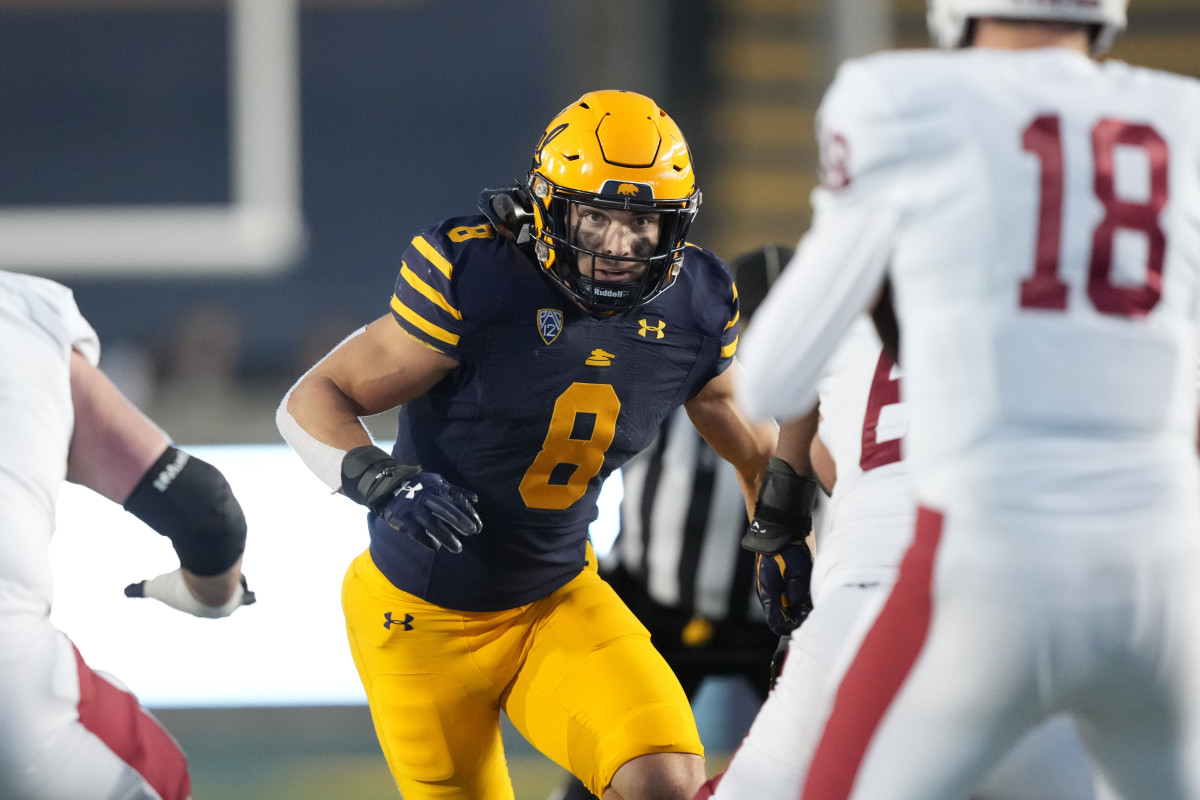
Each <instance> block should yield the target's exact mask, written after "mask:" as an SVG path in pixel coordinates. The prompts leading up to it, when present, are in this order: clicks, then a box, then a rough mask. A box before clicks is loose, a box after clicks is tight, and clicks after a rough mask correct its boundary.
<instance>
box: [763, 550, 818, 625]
mask: <svg viewBox="0 0 1200 800" xmlns="http://www.w3.org/2000/svg"><path fill="white" fill-rule="evenodd" d="M812 567H813V559H812V551H810V550H809V549H808V545H807V544H806V543H804V542H803V541H799V542H791V543H789V544H785V545H784V546H783V547H782V548H781V549H780V550H779V552H778V553H775V554H774V555H765V554H762V553H760V554H759V555H758V557H757V559H756V561H755V573H756V580H755V582H754V588H755V590H756V591H757V592H758V601H759V602H760V603H762V607H763V611H765V612H766V613H767V627H769V628H770V629H771V632H772V633H774V634H775V635H777V636H787V635H788V634H790V633H791V632H792V631H794V630H795V629H796V628H798V627H799V626H800V623H801V622H803V621H804V618H805V617H807V616H808V612H810V611H812V596H811V595H810V594H809V581H810V580H811V578H812Z"/></svg>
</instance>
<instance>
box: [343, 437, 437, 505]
mask: <svg viewBox="0 0 1200 800" xmlns="http://www.w3.org/2000/svg"><path fill="white" fill-rule="evenodd" d="M420 471H421V467H420V466H412V465H409V464H401V463H400V462H399V461H397V460H396V459H394V458H392V457H391V456H390V455H388V454H387V453H386V452H385V451H384V450H382V449H381V448H378V447H376V446H375V445H373V444H368V445H364V446H362V447H356V448H354V449H353V450H351V451H350V452H348V453H346V456H345V458H343V459H342V492H343V493H344V494H345V495H346V497H349V498H350V499H351V500H353V501H354V502H356V503H359V504H360V505H364V506H366V507H367V508H369V509H371V510H372V511H374V512H375V513H376V514H378V513H379V512H380V511H381V510H382V509H383V507H384V506H385V505H387V503H388V501H389V500H391V499H392V494H393V492H394V491H395V489H396V487H397V486H399V485H400V484H402V483H404V482H405V481H406V480H408V479H409V478H411V477H412V476H413V475H416V474H417V473H418V472H420Z"/></svg>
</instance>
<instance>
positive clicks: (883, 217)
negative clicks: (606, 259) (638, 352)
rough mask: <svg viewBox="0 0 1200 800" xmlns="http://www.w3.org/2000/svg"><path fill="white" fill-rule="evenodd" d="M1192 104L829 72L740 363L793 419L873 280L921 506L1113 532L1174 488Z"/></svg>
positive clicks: (1139, 72)
mask: <svg viewBox="0 0 1200 800" xmlns="http://www.w3.org/2000/svg"><path fill="white" fill-rule="evenodd" d="M1197 131H1200V83H1197V81H1195V80H1194V79H1190V78H1183V77H1180V76H1176V75H1171V74H1168V73H1163V72H1158V71H1154V70H1148V69H1141V68H1135V67H1131V66H1129V65H1127V64H1123V63H1121V62H1115V61H1108V62H1104V63H1097V62H1094V61H1092V60H1091V59H1089V58H1087V57H1086V56H1084V55H1082V54H1080V53H1075V52H1072V51H1069V50H1065V49H1058V48H1047V49H1038V50H1025V51H1004V50H993V49H980V48H975V49H968V50H960V51H952V52H945V51H943V52H938V51H926V52H892V53H883V54H879V55H876V56H872V57H869V58H865V59H861V60H856V61H850V62H847V63H846V64H845V65H843V67H842V68H841V69H840V71H839V74H838V77H837V79H836V81H835V82H834V85H833V86H832V87H831V89H830V90H829V92H828V93H827V95H826V97H825V100H824V101H823V103H822V107H821V111H820V115H819V135H820V140H821V142H820V144H821V160H822V173H823V175H822V187H821V188H819V189H818V190H817V191H816V193H815V194H814V207H815V217H814V223H813V227H812V230H811V231H810V232H809V233H808V235H806V237H805V239H804V241H803V242H802V243H801V247H800V248H799V251H798V253H797V256H796V260H795V262H794V263H793V264H792V266H791V268H789V269H788V270H787V271H786V272H785V273H784V275H783V277H782V278H781V280H780V282H779V283H777V284H776V287H775V289H774V290H773V291H772V293H771V296H770V297H768V299H767V302H766V303H765V304H764V306H763V307H762V308H761V309H760V310H759V312H758V314H757V315H756V317H755V325H754V328H753V330H751V331H750V333H749V334H748V336H747V339H746V342H745V346H744V348H743V353H742V355H741V356H740V357H741V358H742V359H743V363H744V366H745V370H746V375H745V377H746V380H745V381H744V382H743V383H742V385H741V387H740V391H742V392H743V393H742V394H739V399H742V400H744V401H745V404H746V406H747V407H748V408H749V410H750V411H751V412H752V415H763V414H774V415H777V416H784V417H786V416H788V415H789V413H793V412H797V411H800V410H802V409H803V408H804V407H806V405H808V404H810V403H811V398H812V391H813V389H814V387H815V386H816V383H817V376H818V374H819V370H820V368H821V365H822V363H823V361H824V359H825V358H826V357H827V356H828V354H829V353H830V352H831V350H832V348H833V346H834V345H835V344H836V342H837V339H838V337H840V335H841V332H842V331H844V330H845V329H846V327H848V326H849V325H850V322H851V320H853V318H854V316H855V315H856V314H857V313H858V311H859V310H860V309H862V308H864V307H865V306H867V305H868V304H869V303H870V301H871V297H872V296H873V294H874V293H875V292H876V291H877V289H878V287H879V285H880V282H881V281H882V280H883V277H884V275H885V273H886V274H888V275H890V279H891V282H892V289H893V295H894V302H895V307H896V313H897V316H898V319H899V322H900V327H901V331H902V335H901V342H900V346H901V351H900V363H901V365H902V367H903V368H904V375H905V383H904V393H905V398H904V399H905V401H906V403H907V404H908V405H909V407H910V412H911V428H910V433H909V435H908V438H907V439H906V442H905V443H906V457H908V458H909V459H910V460H911V461H912V469H913V472H914V475H915V476H916V478H917V481H918V485H917V491H918V495H919V497H920V498H921V501H922V502H926V503H929V504H931V505H933V506H935V507H944V505H945V504H948V503H951V502H952V500H953V499H954V498H956V497H960V498H961V497H964V496H970V497H972V498H975V500H976V501H981V502H985V503H987V504H988V505H990V506H993V507H1022V506H1023V507H1025V508H1027V509H1029V510H1032V511H1034V512H1036V513H1038V514H1042V513H1049V514H1058V513H1074V512H1091V513H1097V512H1098V513H1104V511H1105V510H1106V509H1108V510H1112V511H1121V510H1128V509H1136V508H1141V507H1144V506H1145V505H1146V504H1148V503H1153V502H1154V499H1153V498H1154V497H1156V496H1157V497H1161V496H1163V493H1176V496H1178V494H1177V493H1178V492H1179V491H1182V487H1183V486H1184V485H1185V484H1186V483H1188V482H1189V481H1190V480H1191V479H1190V478H1189V475H1190V474H1191V473H1193V472H1194V471H1195V464H1194V462H1195V452H1194V447H1195V438H1196V437H1195V432H1196V411H1197V396H1196V379H1195V369H1196V328H1195V326H1196V319H1197V311H1198V308H1200V136H1198V135H1197Z"/></svg>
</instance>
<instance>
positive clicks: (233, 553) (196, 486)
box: [125, 447, 246, 576]
mask: <svg viewBox="0 0 1200 800" xmlns="http://www.w3.org/2000/svg"><path fill="white" fill-rule="evenodd" d="M125 510H126V511H128V512H129V513H130V514H133V515H134V516H135V517H137V518H138V519H140V520H141V521H142V522H144V523H146V524H147V525H149V526H150V527H151V528H153V529H154V530H156V531H158V532H159V533H161V534H162V535H163V536H166V537H167V538H168V539H170V540H171V544H172V545H173V546H174V548H175V552H176V554H177V555H178V556H179V565H180V566H181V567H183V568H184V569H186V570H187V571H188V572H191V573H194V574H196V575H204V576H208V575H218V574H220V573H222V572H224V571H225V570H227V569H229V568H230V567H231V566H233V563H234V562H235V561H237V559H238V556H240V555H241V554H242V552H243V551H244V550H245V549H246V516H245V514H243V513H242V507H241V505H240V504H239V503H238V501H237V498H236V497H234V496H233V490H232V489H231V488H230V487H229V482H228V481H226V480H225V476H224V475H222V474H221V472H220V470H218V469H217V468H216V467H214V466H213V465H212V464H209V463H207V462H205V461H201V460H200V459H198V458H196V457H194V456H191V455H188V454H187V453H185V452H183V451H182V450H179V449H177V448H175V447H168V448H167V449H166V452H164V453H163V454H162V455H161V456H160V457H159V459H158V460H157V461H155V462H154V465H153V466H151V467H150V469H149V470H147V471H146V474H145V475H143V476H142V479H141V480H140V481H139V482H138V485H137V486H135V487H134V489H133V491H132V492H131V493H130V495H129V498H128V499H127V500H126V501H125Z"/></svg>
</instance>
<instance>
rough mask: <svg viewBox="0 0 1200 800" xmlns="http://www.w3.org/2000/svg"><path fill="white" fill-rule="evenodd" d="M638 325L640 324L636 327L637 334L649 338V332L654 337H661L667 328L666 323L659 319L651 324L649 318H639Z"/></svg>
mask: <svg viewBox="0 0 1200 800" xmlns="http://www.w3.org/2000/svg"><path fill="white" fill-rule="evenodd" d="M638 325H640V326H641V327H640V328H639V329H638V336H641V337H642V338H643V339H648V338H650V334H652V333H653V334H654V338H655V339H661V338H663V331H665V330H666V329H667V323H666V322H664V321H663V320H661V319H660V320H659V321H658V324H657V325H651V324H650V322H649V320H644V319H639V320H638Z"/></svg>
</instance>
